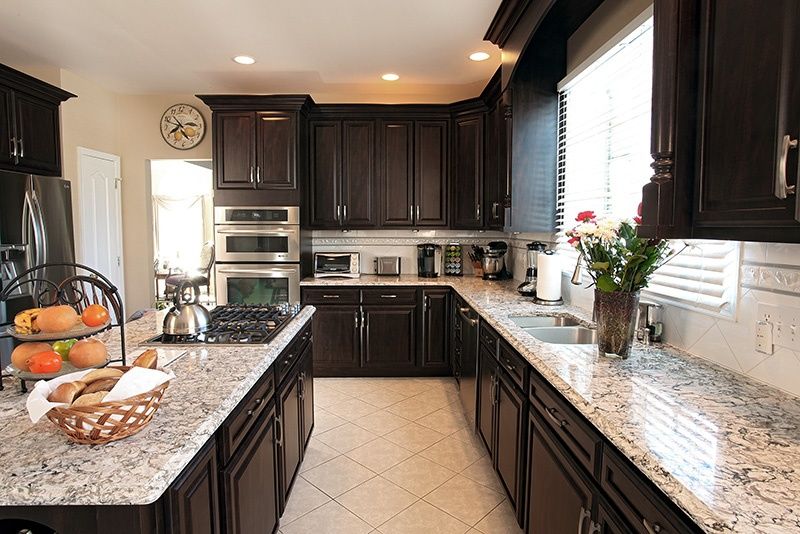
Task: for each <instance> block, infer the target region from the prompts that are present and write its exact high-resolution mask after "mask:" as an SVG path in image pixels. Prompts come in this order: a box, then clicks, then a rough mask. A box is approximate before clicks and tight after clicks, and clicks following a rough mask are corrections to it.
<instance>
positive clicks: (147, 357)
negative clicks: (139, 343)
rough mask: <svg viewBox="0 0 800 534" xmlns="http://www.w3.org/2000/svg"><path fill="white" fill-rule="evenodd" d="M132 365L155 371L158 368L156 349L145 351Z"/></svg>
mask: <svg viewBox="0 0 800 534" xmlns="http://www.w3.org/2000/svg"><path fill="white" fill-rule="evenodd" d="M133 365H134V367H147V368H148V369H155V368H156V367H158V351H157V350H156V349H147V350H146V351H144V352H143V353H141V354H140V355H139V357H138V358H136V359H135V360H134V361H133Z"/></svg>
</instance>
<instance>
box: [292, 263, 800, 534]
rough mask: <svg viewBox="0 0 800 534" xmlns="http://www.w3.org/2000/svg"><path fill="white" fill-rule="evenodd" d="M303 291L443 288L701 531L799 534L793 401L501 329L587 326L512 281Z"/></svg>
mask: <svg viewBox="0 0 800 534" xmlns="http://www.w3.org/2000/svg"><path fill="white" fill-rule="evenodd" d="M301 285H303V286H309V285H315V286H318V285H334V286H335V285H338V286H352V285H445V286H451V287H453V288H454V289H455V290H456V291H458V293H459V294H460V295H461V296H462V297H463V298H464V300H466V302H467V303H469V304H470V305H471V306H472V307H473V308H474V309H475V310H476V311H477V312H478V313H480V315H481V316H482V317H483V318H484V319H485V320H486V321H487V322H488V323H489V324H490V325H491V326H493V327H494V328H495V329H496V330H497V331H498V332H499V333H500V334H501V335H503V336H504V337H505V339H506V340H507V341H508V342H509V343H510V344H511V345H513V346H514V347H515V348H516V349H517V350H518V351H519V352H520V353H521V354H522V355H523V356H525V357H526V358H527V359H528V361H529V362H530V363H531V364H532V365H533V367H534V368H535V369H536V370H537V371H539V373H541V374H542V375H543V376H544V377H545V378H546V379H548V380H549V381H550V382H551V383H552V384H553V386H554V387H556V388H557V389H558V390H559V391H560V392H561V393H562V394H563V395H564V396H565V397H566V398H567V399H569V400H570V401H571V402H572V404H573V405H574V406H575V407H576V408H577V409H578V410H579V411H580V412H581V413H583V414H584V415H585V416H586V418H587V419H588V420H589V421H591V422H592V423H593V424H594V425H595V426H596V427H597V428H598V429H599V430H600V431H601V432H602V433H603V434H604V435H605V436H606V437H607V438H608V440H609V441H610V442H611V443H613V444H614V445H616V446H617V447H618V448H619V450H620V451H622V453H623V454H625V455H626V456H627V457H628V458H630V459H631V461H632V462H633V463H634V464H635V465H636V466H638V467H639V468H640V469H641V470H642V472H643V473H644V474H645V475H646V476H648V477H649V478H650V479H651V480H652V481H653V482H654V483H655V484H656V485H657V486H658V487H660V488H661V489H662V490H663V491H664V492H665V493H666V494H667V495H668V496H669V498H671V499H672V500H673V501H674V502H675V503H676V504H677V505H678V506H679V507H680V508H681V509H683V510H685V511H686V513H687V514H688V515H689V516H690V517H692V518H693V519H694V520H695V521H696V522H697V523H698V524H699V525H700V526H701V527H702V528H703V529H704V530H706V531H708V532H770V533H777V532H781V533H784V532H798V531H800V473H799V472H798V466H800V400H798V399H797V398H794V397H792V396H790V395H787V394H785V393H783V392H781V391H779V390H776V389H773V388H771V387H769V386H765V385H763V384H760V383H758V382H755V381H753V380H751V379H748V378H746V377H743V376H741V375H736V374H733V373H731V372H730V371H727V370H725V369H723V368H721V367H718V366H716V365H713V364H711V363H709V362H707V361H705V360H702V359H699V358H696V357H694V356H692V355H689V354H686V353H684V352H681V351H678V350H675V349H673V348H671V347H668V346H661V347H644V346H637V347H636V349H635V351H634V353H633V354H632V355H631V357H630V358H629V359H628V360H624V361H618V360H610V359H606V358H599V357H598V356H597V355H596V353H595V351H594V350H593V348H592V347H591V346H585V345H584V346H581V345H573V346H564V345H561V346H557V345H551V344H548V343H543V342H541V341H539V340H537V339H535V338H534V337H532V336H531V335H530V334H528V333H526V332H525V331H523V330H522V329H521V328H520V327H518V326H517V325H516V324H514V323H513V322H512V321H511V320H510V319H509V318H510V317H513V316H520V315H564V314H568V315H572V316H575V317H576V318H578V319H581V320H583V321H587V322H588V319H589V317H588V316H587V314H586V313H585V312H584V311H583V310H580V309H577V308H570V307H567V306H561V307H543V306H536V305H534V304H532V303H531V302H530V300H529V299H525V298H523V297H521V296H519V295H518V294H517V292H516V291H515V289H516V286H517V283H516V282H484V281H483V280H481V279H477V278H471V277H463V278H454V277H452V278H451V277H444V278H438V279H425V278H418V277H416V276H402V277H399V278H396V277H378V276H374V275H372V276H370V275H367V276H362V277H361V278H360V279H356V280H342V279H321V280H320V279H308V280H304V281H303V282H302V283H301Z"/></svg>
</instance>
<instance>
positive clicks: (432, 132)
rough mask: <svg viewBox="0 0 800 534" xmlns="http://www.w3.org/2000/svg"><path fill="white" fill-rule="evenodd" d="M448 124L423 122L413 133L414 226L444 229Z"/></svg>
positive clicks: (445, 220)
mask: <svg viewBox="0 0 800 534" xmlns="http://www.w3.org/2000/svg"><path fill="white" fill-rule="evenodd" d="M448 124H449V121H446V120H424V121H417V122H416V123H415V132H414V165H415V169H414V199H415V203H416V207H415V213H414V225H415V226H425V227H446V226H447V222H448V221H447V197H448V194H447V192H448V172H447V169H448V165H449V162H448V161H449V160H448V150H449V143H448V139H449V129H448Z"/></svg>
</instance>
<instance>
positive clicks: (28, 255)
mask: <svg viewBox="0 0 800 534" xmlns="http://www.w3.org/2000/svg"><path fill="white" fill-rule="evenodd" d="M74 261H75V239H74V235H73V228H72V191H71V184H70V182H69V181H68V180H64V179H61V178H53V177H49V176H33V175H30V174H20V173H14V172H6V171H0V287H5V285H6V284H7V283H8V282H9V280H11V279H12V278H14V277H15V276H17V275H18V274H20V273H22V272H23V271H24V270H25V269H28V268H30V267H34V266H36V265H42V264H44V263H54V262H55V263H59V262H65V263H73V262H74ZM42 274H43V277H44V278H46V279H47V280H49V281H51V282H54V283H59V282H61V281H63V280H64V279H66V278H68V277H70V276H72V275H74V274H75V272H74V270H73V269H69V268H55V267H53V268H47V269H46V270H45V272H44V273H42ZM31 306H33V298H32V297H31V295H30V294H26V293H24V292H20V293H19V294H17V295H14V298H13V299H12V300H9V301H7V302H2V303H0V325H2V324H7V323H10V322H11V321H13V319H14V315H16V313H17V312H18V311H20V310H22V309H25V308H26V307H31ZM10 347H11V345H10V343H9V341H8V340H7V339H4V340H0V356H2V363H3V365H4V366H5V364H6V363H7V362H8V359H9V357H10V350H11V348H10Z"/></svg>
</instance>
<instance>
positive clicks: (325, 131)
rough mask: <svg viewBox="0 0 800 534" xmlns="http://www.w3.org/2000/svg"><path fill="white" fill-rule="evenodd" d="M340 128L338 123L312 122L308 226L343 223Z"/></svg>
mask: <svg viewBox="0 0 800 534" xmlns="http://www.w3.org/2000/svg"><path fill="white" fill-rule="evenodd" d="M341 132H342V127H341V123H340V122H339V121H318V122H313V123H311V169H310V171H311V198H310V204H311V206H310V207H311V224H312V225H313V226H316V227H317V228H339V225H340V224H341V221H342V199H341V162H340V160H339V158H340V155H341V151H342V133H341Z"/></svg>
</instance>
